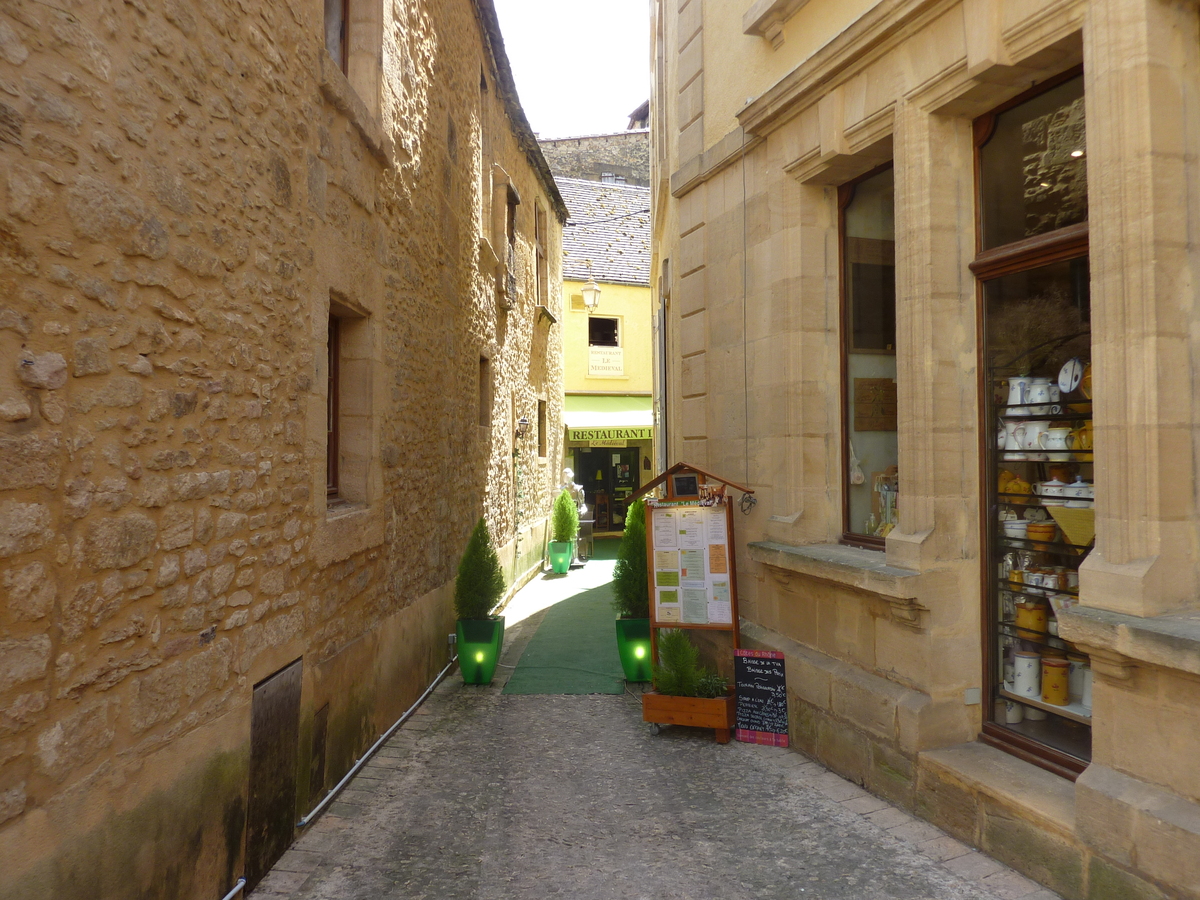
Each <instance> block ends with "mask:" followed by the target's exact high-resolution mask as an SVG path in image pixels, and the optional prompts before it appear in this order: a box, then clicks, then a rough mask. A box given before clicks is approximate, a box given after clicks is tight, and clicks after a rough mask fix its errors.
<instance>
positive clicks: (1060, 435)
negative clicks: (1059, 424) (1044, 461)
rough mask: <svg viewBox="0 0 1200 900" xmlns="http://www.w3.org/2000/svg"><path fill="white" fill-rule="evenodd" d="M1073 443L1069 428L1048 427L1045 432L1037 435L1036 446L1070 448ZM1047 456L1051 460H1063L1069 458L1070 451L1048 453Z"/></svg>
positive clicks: (1057, 448) (1045, 448)
mask: <svg viewBox="0 0 1200 900" xmlns="http://www.w3.org/2000/svg"><path fill="white" fill-rule="evenodd" d="M1074 444H1075V439H1074V438H1073V437H1072V435H1071V429H1070V428H1048V429H1046V432H1045V433H1044V434H1042V435H1039V436H1038V446H1039V447H1040V448H1041V449H1043V450H1051V451H1054V450H1059V451H1062V450H1070V449H1071V447H1072V446H1074ZM1047 457H1048V458H1049V459H1050V460H1052V461H1058V462H1065V461H1066V460H1069V459H1070V458H1071V454H1070V453H1061V452H1060V453H1053V452H1052V453H1048V454H1047Z"/></svg>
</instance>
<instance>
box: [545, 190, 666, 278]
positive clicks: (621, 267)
mask: <svg viewBox="0 0 1200 900" xmlns="http://www.w3.org/2000/svg"><path fill="white" fill-rule="evenodd" d="M557 181H558V189H559V192H560V193H561V194H562V197H563V200H565V201H566V204H567V209H568V210H569V211H570V218H569V219H568V220H567V224H566V225H565V226H564V227H563V279H564V280H567V281H587V279H588V276H589V275H590V276H591V277H593V278H595V279H596V281H597V282H599V283H601V284H605V283H607V284H642V285H647V286H649V284H650V189H649V188H645V187H637V186H636V185H632V184H605V183H603V182H600V181H584V180H583V179H580V178H559V179H557ZM576 223H579V224H576ZM589 262H590V263H591V265H590V266H589V265H588V263H589Z"/></svg>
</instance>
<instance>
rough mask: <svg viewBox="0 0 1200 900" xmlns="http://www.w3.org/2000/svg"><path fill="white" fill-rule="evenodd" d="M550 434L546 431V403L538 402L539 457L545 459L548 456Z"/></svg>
mask: <svg viewBox="0 0 1200 900" xmlns="http://www.w3.org/2000/svg"><path fill="white" fill-rule="evenodd" d="M547 437H548V432H547V431H546V401H545V400H539V401H538V416H537V446H538V456H540V457H542V458H543V459H544V458H545V456H546V444H547Z"/></svg>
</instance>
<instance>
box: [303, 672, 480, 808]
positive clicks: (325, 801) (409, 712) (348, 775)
mask: <svg viewBox="0 0 1200 900" xmlns="http://www.w3.org/2000/svg"><path fill="white" fill-rule="evenodd" d="M456 662H458V654H457V653H456V654H454V656H453V657H451V659H450V662H448V663H447V664H446V668H444V669H442V671H441V672H439V673H438V676H437V678H435V679H433V683H432V684H430V685H429V687H427V688H425V693H423V694H422V695H421V696H420V697H418V698H417V702H416V703H414V704H413V705H412V706H410V707H409V708H408V710H407V711H406V712H405V713H404V715H402V716H401V717H400V718H399V719H397V720H396V722H395V724H394V725H392V727H391V728H389V729H388V730H387V731H385V732H384V733H383V734H382V735H380V737H379V740H377V741H376V742H375V743H374V744H372V745H371V749H369V750H368V751H367V752H366V753H364V754H363V755H362V758H361V759H359V761H358V762H356V763H355V764H354V765H353V766H352V767H351V769H350V771H349V772H347V773H346V774H345V775H344V776H343V777H342V780H341V781H339V782H338V783H337V784H336V785H334V787H333V789H332V790H331V791H330V792H329V793H328V794H326V795H325V798H324V799H323V800H322V801H321V802H320V803H318V804H317V805H316V806H315V807H313V810H312V812H310V813H309V814H308V815H306V816H305V817H304V818H303V819H301V820H300V821H299V822H297V823H296V827H297V828H304V827H306V826H307V825H308V824H309V823H310V822H312V820H313V819H315V818H316V817H317V816H318V815H319V814H320V812H321V810H323V809H324V808H325V807H326V806H328V805H329V803H330V802H331V801H332V800H333V798H334V797H336V796H337V795H338V793H339V792H340V791H341V790H342V788H344V787H345V786H346V785H347V784H349V782H350V779H351V778H353V777H354V776H355V775H357V774H358V770H359V769H361V768H362V767H363V766H365V765H366V764H367V762H368V761H369V760H370V759H371V757H372V756H374V755H375V751H376V750H378V749H379V748H380V747H382V746H383V744H384V742H385V741H387V739H388V738H390V737H391V736H392V735H393V734H394V733H395V731H396V729H397V728H399V727H400V726H401V725H403V724H404V723H405V722H406V721H407V720H408V717H409V716H411V715H412V714H413V713H414V712H416V711H417V707H419V706H420V705H421V704H422V703H424V702H425V698H426V697H428V696H429V695H430V694H432V693H433V689H434V688H436V687H437V686H438V685H439V684H441V683H442V679H443V678H445V677H446V673H447V672H449V671H450V670H451V669H452V668H454V664H455V663H456Z"/></svg>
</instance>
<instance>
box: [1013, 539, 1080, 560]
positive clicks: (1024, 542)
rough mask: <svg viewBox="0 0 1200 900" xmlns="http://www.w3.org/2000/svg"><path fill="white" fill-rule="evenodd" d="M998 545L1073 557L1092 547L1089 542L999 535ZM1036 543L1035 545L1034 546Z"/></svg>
mask: <svg viewBox="0 0 1200 900" xmlns="http://www.w3.org/2000/svg"><path fill="white" fill-rule="evenodd" d="M1000 545H1001V546H1003V547H1008V548H1009V549H1010V550H1030V551H1032V552H1034V553H1049V554H1051V555H1052V556H1065V557H1068V558H1070V559H1075V558H1077V557H1080V556H1082V555H1083V554H1084V553H1086V552H1087V551H1088V550H1090V549H1092V546H1091V544H1088V545H1087V546H1083V545H1080V544H1067V543H1064V542H1062V541H1039V540H1034V539H1031V538H1010V537H1001V538H1000ZM1034 545H1036V546H1034Z"/></svg>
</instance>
